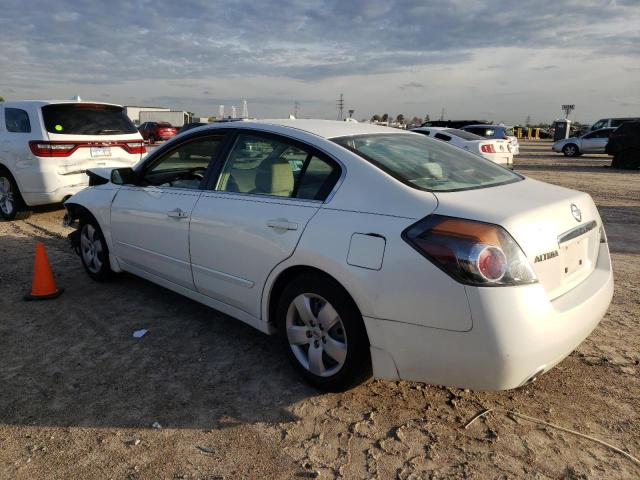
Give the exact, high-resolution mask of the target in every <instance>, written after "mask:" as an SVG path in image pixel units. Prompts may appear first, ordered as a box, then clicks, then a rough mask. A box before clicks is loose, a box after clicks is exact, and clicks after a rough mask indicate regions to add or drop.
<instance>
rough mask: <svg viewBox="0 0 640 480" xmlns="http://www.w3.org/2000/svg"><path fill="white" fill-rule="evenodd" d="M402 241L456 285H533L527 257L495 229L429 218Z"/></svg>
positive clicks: (415, 226) (479, 224) (433, 216)
mask: <svg viewBox="0 0 640 480" xmlns="http://www.w3.org/2000/svg"><path fill="white" fill-rule="evenodd" d="M402 237H403V238H404V240H405V241H406V242H408V243H409V244H410V245H411V246H412V247H413V248H415V249H416V250H417V251H418V252H419V253H421V254H422V255H423V256H425V257H426V258H427V259H429V260H430V261H432V262H433V263H434V264H435V265H436V266H438V267H439V268H441V269H442V270H444V271H445V272H446V273H447V274H449V275H450V276H451V277H453V278H454V279H456V280H457V281H459V282H461V283H464V284H467V285H477V286H507V285H522V284H528V283H535V282H537V278H536V275H535V273H534V272H533V269H532V268H531V264H530V263H529V260H527V257H526V256H525V255H524V253H523V252H522V249H521V248H520V246H519V245H518V244H517V243H516V242H515V240H514V239H513V238H512V237H511V235H509V234H508V233H507V232H506V231H505V230H504V229H503V228H502V227H500V226H499V225H493V224H490V223H483V222H476V221H473V220H466V219H462V218H454V217H446V216H443V215H430V216H428V217H426V218H425V219H423V220H420V221H419V222H418V223H416V224H414V225H412V226H411V227H409V228H408V229H407V230H405V231H404V232H403V234H402Z"/></svg>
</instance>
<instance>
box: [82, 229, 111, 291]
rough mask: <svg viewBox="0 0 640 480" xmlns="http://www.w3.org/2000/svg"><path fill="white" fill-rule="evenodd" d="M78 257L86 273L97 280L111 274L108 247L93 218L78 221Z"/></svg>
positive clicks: (107, 277)
mask: <svg viewBox="0 0 640 480" xmlns="http://www.w3.org/2000/svg"><path fill="white" fill-rule="evenodd" d="M78 228H79V230H80V259H81V260H82V265H83V266H84V269H85V271H86V272H87V274H88V275H89V276H90V277H91V278H92V279H93V280H96V281H97V282H104V281H106V280H109V279H110V278H111V277H112V276H113V271H112V270H111V265H110V264H109V247H107V242H106V241H105V239H104V235H103V234H102V230H101V229H100V226H99V225H98V222H96V221H95V220H94V219H85V220H82V221H81V222H80V226H79V227H78Z"/></svg>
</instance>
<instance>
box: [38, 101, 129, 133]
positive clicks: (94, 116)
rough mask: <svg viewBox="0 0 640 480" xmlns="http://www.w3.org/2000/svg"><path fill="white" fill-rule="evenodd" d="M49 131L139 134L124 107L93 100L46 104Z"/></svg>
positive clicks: (45, 118) (46, 121) (45, 121)
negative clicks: (97, 102)
mask: <svg viewBox="0 0 640 480" xmlns="http://www.w3.org/2000/svg"><path fill="white" fill-rule="evenodd" d="M42 119H43V120H44V126H45V128H46V129H47V132H49V133H60V134H67V135H121V134H125V133H136V132H137V131H138V130H136V127H135V126H134V125H133V123H132V122H131V120H129V117H127V116H126V115H125V113H124V109H123V108H122V107H117V106H115V105H101V104H89V103H61V104H52V105H45V106H44V107H42Z"/></svg>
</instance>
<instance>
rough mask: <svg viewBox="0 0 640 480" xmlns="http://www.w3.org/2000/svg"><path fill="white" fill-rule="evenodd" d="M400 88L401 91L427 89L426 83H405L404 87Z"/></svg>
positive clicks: (400, 86)
mask: <svg viewBox="0 0 640 480" xmlns="http://www.w3.org/2000/svg"><path fill="white" fill-rule="evenodd" d="M398 88H399V89H400V90H409V89H420V90H422V89H424V88H426V87H425V85H424V83H420V82H409V83H403V84H402V85H398Z"/></svg>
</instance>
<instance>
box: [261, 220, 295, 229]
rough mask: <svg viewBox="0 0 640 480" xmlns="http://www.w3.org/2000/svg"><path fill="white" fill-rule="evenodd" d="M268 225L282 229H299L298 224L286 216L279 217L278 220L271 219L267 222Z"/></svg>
mask: <svg viewBox="0 0 640 480" xmlns="http://www.w3.org/2000/svg"><path fill="white" fill-rule="evenodd" d="M267 227H270V228H279V229H281V230H297V229H298V224H297V223H294V222H290V221H289V220H287V219H284V218H278V219H277V220H269V221H268V222H267Z"/></svg>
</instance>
